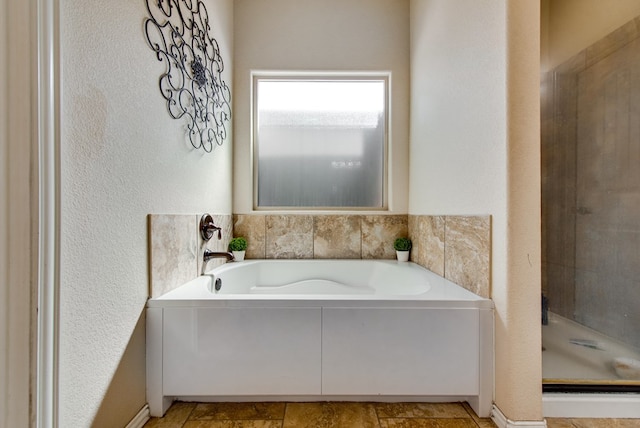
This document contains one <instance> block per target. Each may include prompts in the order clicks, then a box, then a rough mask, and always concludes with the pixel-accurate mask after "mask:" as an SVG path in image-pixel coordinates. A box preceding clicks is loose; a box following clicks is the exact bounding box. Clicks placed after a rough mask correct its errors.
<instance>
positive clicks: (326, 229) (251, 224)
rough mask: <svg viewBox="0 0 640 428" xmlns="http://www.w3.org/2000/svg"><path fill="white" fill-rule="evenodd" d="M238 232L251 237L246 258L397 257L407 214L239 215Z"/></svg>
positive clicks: (235, 228)
mask: <svg viewBox="0 0 640 428" xmlns="http://www.w3.org/2000/svg"><path fill="white" fill-rule="evenodd" d="M233 222H234V234H235V235H236V236H244V237H245V238H247V240H248V241H249V248H248V249H247V254H246V257H247V258H258V259H262V258H265V259H393V258H395V256H396V255H395V251H394V249H393V241H394V240H395V238H398V237H400V236H408V227H407V216H406V215H339V214H338V215H300V214H290V215H289V214H281V215H261V214H235V215H234V216H233Z"/></svg>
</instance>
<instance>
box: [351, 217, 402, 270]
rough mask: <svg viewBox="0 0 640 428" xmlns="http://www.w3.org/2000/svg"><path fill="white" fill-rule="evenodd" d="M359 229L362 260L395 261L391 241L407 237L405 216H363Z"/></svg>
mask: <svg viewBox="0 0 640 428" xmlns="http://www.w3.org/2000/svg"><path fill="white" fill-rule="evenodd" d="M361 228H362V258H363V259H395V258H396V253H395V250H394V249H393V241H394V240H395V239H396V238H400V237H405V236H408V235H409V232H408V219H407V216H406V215H365V216H362V222H361Z"/></svg>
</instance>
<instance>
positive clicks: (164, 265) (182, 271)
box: [147, 214, 198, 297]
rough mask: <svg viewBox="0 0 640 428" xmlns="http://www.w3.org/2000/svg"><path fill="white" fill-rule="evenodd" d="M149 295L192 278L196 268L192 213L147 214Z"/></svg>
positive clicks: (195, 226) (157, 294)
mask: <svg viewBox="0 0 640 428" xmlns="http://www.w3.org/2000/svg"><path fill="white" fill-rule="evenodd" d="M147 219H148V233H149V265H150V266H149V275H150V286H149V288H150V290H149V292H150V295H151V297H158V296H161V295H163V294H165V293H167V292H169V291H171V290H173V289H174V288H176V287H178V286H180V285H181V284H184V283H185V282H187V281H190V280H191V279H193V278H195V277H196V276H197V272H198V262H197V255H198V249H197V247H198V241H197V235H196V233H195V231H196V229H197V224H198V218H197V216H196V215H164V214H150V215H149V216H148V218H147Z"/></svg>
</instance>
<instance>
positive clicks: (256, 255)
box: [233, 214, 267, 259]
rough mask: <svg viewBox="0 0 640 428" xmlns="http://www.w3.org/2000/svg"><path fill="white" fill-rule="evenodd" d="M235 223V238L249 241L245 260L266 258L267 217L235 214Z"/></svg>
mask: <svg viewBox="0 0 640 428" xmlns="http://www.w3.org/2000/svg"><path fill="white" fill-rule="evenodd" d="M233 221H234V224H233V236H234V237H236V236H242V237H244V238H245V239H246V240H247V244H248V245H247V252H246V254H245V258H247V259H264V258H266V229H267V226H266V216H264V215H261V214H260V215H248V214H235V215H234V216H233Z"/></svg>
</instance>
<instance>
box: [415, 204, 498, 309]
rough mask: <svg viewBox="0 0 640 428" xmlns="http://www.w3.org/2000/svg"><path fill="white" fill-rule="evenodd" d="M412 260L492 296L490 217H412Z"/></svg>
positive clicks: (462, 284) (467, 286) (474, 290)
mask: <svg viewBox="0 0 640 428" xmlns="http://www.w3.org/2000/svg"><path fill="white" fill-rule="evenodd" d="M409 236H410V237H411V239H412V241H413V250H412V254H411V255H412V261H414V262H416V263H418V264H419V265H421V266H424V267H426V268H427V269H429V270H430V271H432V272H434V273H437V274H438V275H440V276H443V277H445V278H447V279H448V280H450V281H452V282H455V283H456V284H458V285H460V286H462V287H464V288H466V289H467V290H469V291H472V292H474V293H476V294H478V295H479V296H482V297H491V289H490V284H491V217H490V216H424V215H410V216H409Z"/></svg>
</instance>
